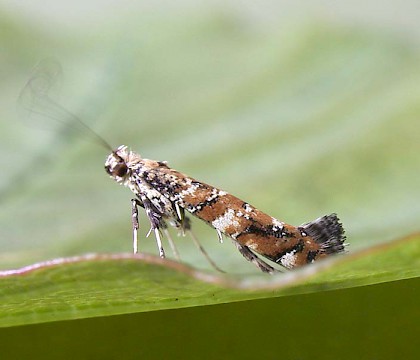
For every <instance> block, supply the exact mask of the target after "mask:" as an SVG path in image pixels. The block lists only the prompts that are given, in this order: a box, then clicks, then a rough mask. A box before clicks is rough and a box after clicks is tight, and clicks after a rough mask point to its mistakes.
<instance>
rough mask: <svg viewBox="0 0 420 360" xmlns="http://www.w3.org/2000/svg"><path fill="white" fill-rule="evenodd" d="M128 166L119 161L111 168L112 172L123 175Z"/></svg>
mask: <svg viewBox="0 0 420 360" xmlns="http://www.w3.org/2000/svg"><path fill="white" fill-rule="evenodd" d="M127 171H128V168H127V165H125V164H124V163H120V164H117V165H115V167H114V169H113V171H112V172H113V174H114V175H116V176H119V177H123V176H124V175H125V174H127Z"/></svg>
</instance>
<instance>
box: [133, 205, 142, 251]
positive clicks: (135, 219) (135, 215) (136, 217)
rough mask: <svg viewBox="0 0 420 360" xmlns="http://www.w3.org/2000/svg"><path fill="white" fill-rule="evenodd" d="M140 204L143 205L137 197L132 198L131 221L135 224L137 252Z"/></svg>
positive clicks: (136, 249) (134, 235) (136, 246)
mask: <svg viewBox="0 0 420 360" xmlns="http://www.w3.org/2000/svg"><path fill="white" fill-rule="evenodd" d="M138 206H141V204H140V202H139V201H138V200H137V199H131V223H132V225H133V252H134V254H137V253H138V252H139V248H138V230H139V210H138V208H137V207H138Z"/></svg>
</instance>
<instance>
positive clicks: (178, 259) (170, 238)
mask: <svg viewBox="0 0 420 360" xmlns="http://www.w3.org/2000/svg"><path fill="white" fill-rule="evenodd" d="M162 229H163V233H164V234H165V236H166V238H167V239H168V243H169V246H170V247H171V250H172V253H173V254H174V257H175V259H176V260H177V261H180V260H181V258H180V257H179V252H178V249H177V247H176V245H175V242H174V240H173V239H172V236H171V234H170V232H169V231H168V227H167V226H166V224H165V223H163V224H162Z"/></svg>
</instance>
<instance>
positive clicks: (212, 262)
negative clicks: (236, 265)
mask: <svg viewBox="0 0 420 360" xmlns="http://www.w3.org/2000/svg"><path fill="white" fill-rule="evenodd" d="M188 225H189V224H188ZM186 230H187V231H188V233H189V234H190V236H191V239H192V240H193V242H194V244H195V246H197V247H198V249H199V250H200V251H201V253H202V254H203V255H204V257H205V258H206V260H207V261H208V262H209V264H210V265H211V266H212V267H213V269H215V270H216V271H219V272H221V273H224V272H225V271H223V270H222V269H220V268H219V267H218V266H217V265H216V263H215V262H214V261H213V260H212V259H211V257H210V256H209V254H208V253H207V251H206V250H205V249H204V248H203V246H202V245H201V244H200V243H199V241H198V239H197V238H196V237H195V235H194V233H193V232H192V231H191V228H190V227H189V226H188V228H187V229H186Z"/></svg>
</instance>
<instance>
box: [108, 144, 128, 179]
mask: <svg viewBox="0 0 420 360" xmlns="http://www.w3.org/2000/svg"><path fill="white" fill-rule="evenodd" d="M131 154H132V153H131V151H129V150H128V148H127V146H125V145H121V146H120V147H118V149H116V150H114V151H113V152H112V153H111V154H109V155H108V157H107V159H106V161H105V171H106V172H107V173H108V174H109V176H111V177H112V178H113V179H114V180H115V181H117V182H118V183H120V184H123V183H125V181H126V180H127V179H128V176H129V173H130V170H129V161H130V157H131Z"/></svg>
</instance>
